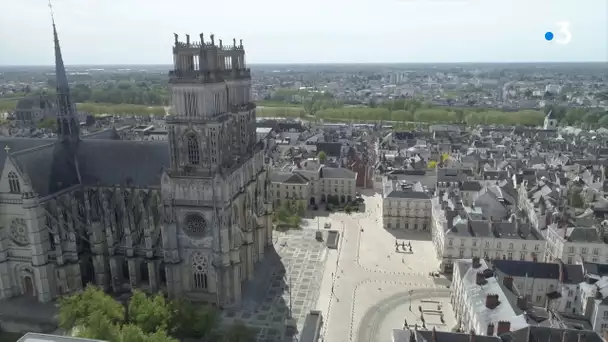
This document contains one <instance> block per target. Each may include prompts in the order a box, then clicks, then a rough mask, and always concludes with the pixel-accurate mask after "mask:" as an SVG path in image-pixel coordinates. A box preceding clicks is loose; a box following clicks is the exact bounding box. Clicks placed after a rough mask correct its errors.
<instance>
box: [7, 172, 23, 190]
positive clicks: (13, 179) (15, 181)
mask: <svg viewBox="0 0 608 342" xmlns="http://www.w3.org/2000/svg"><path fill="white" fill-rule="evenodd" d="M8 186H9V189H10V192H11V193H12V194H20V193H21V185H20V184H19V177H18V176H17V174H16V173H15V172H13V171H11V172H9V173H8Z"/></svg>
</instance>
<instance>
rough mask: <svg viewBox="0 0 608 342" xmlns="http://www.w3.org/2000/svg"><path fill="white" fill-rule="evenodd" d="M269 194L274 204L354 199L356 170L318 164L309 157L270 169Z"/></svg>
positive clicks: (346, 201)
mask: <svg viewBox="0 0 608 342" xmlns="http://www.w3.org/2000/svg"><path fill="white" fill-rule="evenodd" d="M269 179H270V189H269V190H270V196H271V199H272V202H273V203H274V205H275V206H276V205H280V204H281V203H283V201H286V200H300V201H303V202H304V203H305V204H307V205H320V204H325V203H328V199H329V200H330V201H331V200H333V201H337V202H339V203H348V202H351V201H353V200H354V199H355V196H356V194H357V191H356V180H357V173H356V172H353V171H351V170H349V169H345V168H338V167H328V166H323V165H320V164H319V163H318V162H316V161H314V160H308V161H306V162H304V163H302V164H301V165H299V166H293V167H289V168H288V169H287V170H273V171H270V176H269Z"/></svg>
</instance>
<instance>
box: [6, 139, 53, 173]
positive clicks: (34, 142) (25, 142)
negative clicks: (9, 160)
mask: <svg viewBox="0 0 608 342" xmlns="http://www.w3.org/2000/svg"><path fill="white" fill-rule="evenodd" d="M56 141H57V140H55V139H37V138H11V137H0V148H2V149H3V150H2V151H0V171H1V170H3V169H4V164H5V162H6V156H7V153H6V151H5V150H4V148H5V147H7V146H8V148H9V154H10V153H15V152H19V151H24V150H29V149H30V148H33V147H38V146H43V145H49V144H54V143H55V142H56Z"/></svg>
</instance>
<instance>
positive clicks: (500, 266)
mask: <svg viewBox="0 0 608 342" xmlns="http://www.w3.org/2000/svg"><path fill="white" fill-rule="evenodd" d="M492 266H493V267H496V270H498V271H500V272H502V273H504V274H506V275H509V276H511V277H520V278H524V277H526V276H527V277H530V278H536V279H559V278H560V265H559V264H558V263H544V262H532V261H519V260H500V259H497V260H493V261H492ZM561 269H562V271H563V273H564V274H563V279H562V281H563V283H565V284H578V283H580V282H582V281H583V280H584V279H585V274H584V270H583V267H581V265H566V264H562V265H561Z"/></svg>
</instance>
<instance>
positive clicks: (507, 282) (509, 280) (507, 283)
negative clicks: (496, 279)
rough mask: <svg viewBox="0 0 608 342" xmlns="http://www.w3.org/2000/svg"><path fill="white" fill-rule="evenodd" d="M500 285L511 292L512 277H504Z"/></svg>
mask: <svg viewBox="0 0 608 342" xmlns="http://www.w3.org/2000/svg"><path fill="white" fill-rule="evenodd" d="M502 284H503V285H504V286H505V287H506V288H508V289H509V290H510V291H513V277H511V276H506V277H504V278H502Z"/></svg>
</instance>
